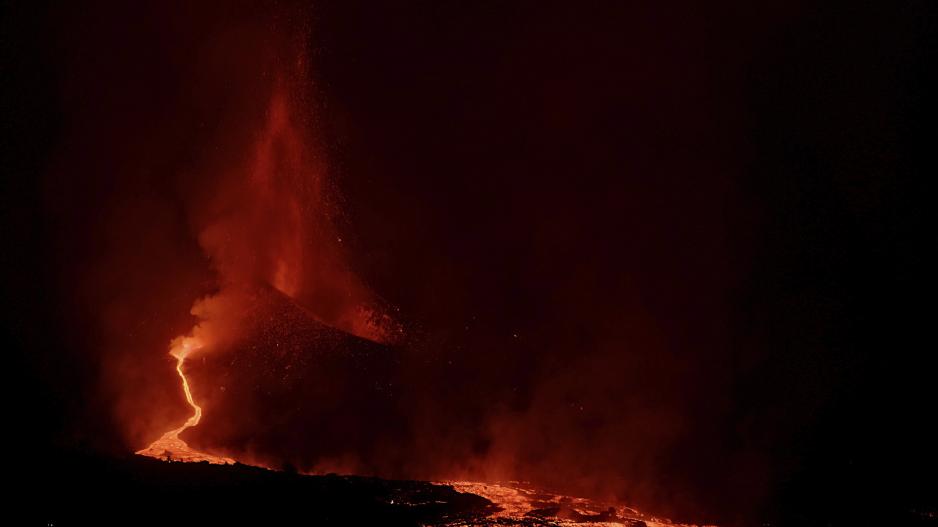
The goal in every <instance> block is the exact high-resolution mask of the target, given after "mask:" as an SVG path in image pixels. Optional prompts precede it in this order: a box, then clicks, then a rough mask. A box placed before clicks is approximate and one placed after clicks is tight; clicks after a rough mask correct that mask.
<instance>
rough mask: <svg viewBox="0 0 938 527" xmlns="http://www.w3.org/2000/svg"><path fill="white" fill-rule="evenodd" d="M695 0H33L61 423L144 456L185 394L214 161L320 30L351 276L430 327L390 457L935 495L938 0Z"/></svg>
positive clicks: (34, 280)
mask: <svg viewBox="0 0 938 527" xmlns="http://www.w3.org/2000/svg"><path fill="white" fill-rule="evenodd" d="M688 4H690V5H682V4H681V3H673V4H672V3H668V4H663V3H644V4H640V3H627V2H599V3H595V4H591V5H583V3H580V2H570V3H562V2H506V3H502V2H493V3H487V2H387V3H383V2H381V3H376V2H347V1H346V2H319V3H314V4H313V5H312V7H309V6H303V5H280V4H278V5H276V6H263V5H247V4H238V5H236V6H232V5H229V4H228V3H222V4H221V5H219V6H204V7H198V8H193V7H178V9H176V8H172V7H171V6H166V5H163V4H162V3H153V4H148V5H143V6H142V7H141V6H140V5H137V4H134V5H133V6H129V5H128V6H123V5H121V3H115V4H113V5H112V4H108V3H94V4H92V5H89V6H83V7H79V6H70V7H66V8H52V7H49V8H48V9H46V8H45V6H42V5H31V6H29V7H26V6H9V7H5V8H4V11H5V12H6V13H5V14H4V16H3V32H4V38H3V41H2V45H0V47H2V52H3V70H4V71H3V77H4V79H5V81H4V84H5V85H4V90H5V92H6V93H5V94H4V97H3V105H4V118H3V120H4V132H5V134H4V135H8V136H9V139H5V141H4V146H3V154H4V155H3V159H4V161H3V169H4V172H5V173H6V176H5V177H4V179H5V181H4V189H3V198H2V205H3V215H4V218H3V224H4V227H3V229H4V240H5V241H4V245H5V246H6V247H7V250H5V251H4V254H3V256H2V262H3V266H4V272H3V275H4V279H3V287H4V304H5V305H4V308H5V319H6V322H7V323H8V326H9V332H10V336H9V338H8V339H6V340H7V342H9V346H11V347H12V349H13V351H14V352H15V353H14V357H16V360H17V361H19V362H16V363H14V364H15V365H16V366H15V368H13V367H11V368H10V370H9V371H11V372H12V371H24V372H27V373H25V374H17V376H18V377H19V376H21V378H22V379H24V386H25V387H27V388H26V389H27V390H28V391H29V393H31V394H33V395H32V396H31V397H29V398H28V400H27V402H26V403H24V404H13V405H8V407H9V406H12V407H13V408H11V411H12V412H13V415H15V416H17V418H18V419H22V420H23V421H24V423H26V426H25V427H24V430H26V432H25V433H27V434H30V435H31V436H32V437H35V438H36V440H35V441H30V442H29V443H30V444H31V445H33V447H34V449H35V451H36V452H46V451H50V450H51V451H68V450H70V449H75V448H89V449H95V450H104V451H108V452H112V453H119V452H127V451H132V450H135V449H137V448H141V447H142V446H144V445H138V444H135V443H134V440H133V439H130V438H131V437H133V436H132V435H131V436H129V435H128V434H127V432H126V430H125V428H126V427H124V426H123V423H124V421H125V415H126V413H127V412H129V411H131V410H129V409H128V408H132V409H136V408H138V406H135V405H143V406H146V405H150V406H152V405H153V401H154V398H156V399H155V400H156V401H159V402H161V404H162V405H163V406H166V405H169V406H172V404H174V403H173V401H174V399H173V398H172V397H173V393H172V392H167V390H172V389H173V386H174V384H173V383H174V382H176V378H175V377H174V375H175V374H174V372H173V371H172V369H171V368H170V369H166V368H165V367H164V366H165V355H164V354H165V351H166V350H165V343H166V342H168V339H169V338H171V337H172V336H173V335H176V334H179V333H180V332H181V331H185V330H187V324H190V325H191V321H189V320H188V319H187V318H186V317H187V313H188V309H189V306H190V304H191V303H192V301H193V300H194V299H195V297H196V296H198V294H204V293H199V292H200V291H203V290H204V289H205V287H206V285H205V284H211V283H212V281H213V280H215V279H216V278H213V272H212V267H211V265H209V263H208V262H207V260H206V257H205V256H204V255H203V254H202V252H201V251H200V249H199V244H198V240H197V238H198V236H197V234H196V233H194V232H193V229H194V227H193V224H194V222H195V220H193V219H192V218H193V215H192V210H193V208H194V207H198V205H199V203H200V202H199V200H200V199H202V198H204V196H205V195H206V192H207V191H206V189H209V188H212V186H211V185H212V184H214V182H215V181H216V180H217V179H218V178H220V177H223V176H217V175H211V174H210V173H209V171H207V170H206V167H209V168H216V167H219V166H222V165H220V164H219V163H218V162H217V159H216V158H220V157H223V156H224V155H227V154H226V153H230V152H231V151H233V150H234V146H233V145H237V144H239V143H238V141H242V140H246V139H245V138H247V137H251V134H252V133H253V131H252V130H253V129H254V128H252V127H254V126H256V125H258V123H260V122H262V118H261V117H260V116H261V115H263V111H264V105H265V104H266V98H265V97H266V95H260V96H259V95H257V94H263V93H266V92H265V90H268V89H269V87H270V81H269V79H268V77H267V76H265V75H266V74H263V73H264V71H266V70H265V69H264V68H267V67H269V68H270V69H271V71H279V68H283V67H284V63H289V62H290V60H291V58H292V57H290V56H286V55H284V54H283V53H281V52H278V51H277V50H281V49H284V48H283V46H285V44H283V43H284V42H289V43H291V45H295V43H296V42H297V37H298V36H299V37H302V38H299V40H300V41H302V44H301V46H302V49H303V50H304V57H305V58H306V59H307V60H308V67H309V74H310V77H309V79H308V81H309V82H308V83H307V84H304V85H303V86H305V87H304V88H303V90H305V91H303V90H301V91H302V93H301V96H302V97H301V98H302V99H303V100H305V101H308V108H309V117H308V118H306V119H302V120H301V122H302V123H303V124H302V126H304V127H307V128H308V129H309V130H310V133H311V134H313V135H314V136H315V137H316V148H317V152H318V154H317V155H318V156H319V157H320V158H321V159H322V162H323V163H324V164H325V165H327V166H328V167H329V168H328V173H329V177H330V181H331V182H332V183H331V184H332V185H334V191H335V195H336V196H338V197H337V198H336V201H335V203H337V204H338V205H337V207H338V209H339V210H340V212H339V213H337V214H338V215H337V216H336V218H335V222H336V226H335V228H336V230H337V232H338V236H339V237H341V238H342V239H343V244H344V247H345V249H344V250H345V251H346V252H345V253H344V257H343V258H345V260H346V262H345V265H347V266H348V268H349V269H351V270H352V272H354V273H355V274H356V275H357V276H358V277H359V278H360V280H361V282H362V283H364V284H367V286H368V288H369V289H370V291H371V292H373V294H374V295H375V296H376V297H377V298H379V299H380V300H381V302H382V303H383V304H384V305H386V306H389V309H390V311H391V312H392V313H393V314H394V317H395V318H396V319H397V322H399V323H400V324H401V325H402V327H404V328H406V333H407V338H406V340H405V342H403V343H399V345H397V346H396V347H395V348H394V353H396V354H398V356H400V357H401V358H400V362H399V368H398V370H399V371H395V373H394V382H397V383H400V384H401V385H402V388H401V390H400V391H401V395H400V396H399V397H400V398H399V400H398V404H399V405H400V407H399V408H398V410H397V411H399V412H403V413H404V414H407V421H406V422H407V423H408V427H409V428H408V430H407V431H406V434H405V435H407V437H409V438H410V439H407V440H405V441H404V442H405V443H407V442H408V441H409V443H408V444H409V445H410V447H409V448H405V447H402V448H401V452H403V454H400V453H399V455H403V456H404V458H405V460H404V462H403V463H401V464H400V465H398V466H395V467H394V470H393V471H392V470H390V469H387V468H386V467H385V468H381V467H378V468H376V470H378V471H379V472H380V471H381V470H384V469H386V470H388V471H389V472H393V474H391V475H395V476H404V477H439V475H441V474H444V473H445V472H446V471H447V470H451V469H452V467H451V466H449V465H448V463H453V464H454V465H459V464H460V463H459V461H456V460H465V459H470V458H471V459H477V460H480V461H479V464H480V465H479V466H481V467H482V468H480V469H479V470H483V469H485V467H488V469H489V470H495V471H496V472H495V473H497V474H499V475H509V473H510V475H511V476H512V477H515V478H523V479H529V480H532V481H536V482H539V483H541V484H544V485H551V486H556V487H558V488H560V489H562V490H567V491H570V492H582V493H593V494H596V493H599V494H602V493H613V494H616V495H618V496H620V497H622V498H625V499H627V500H631V501H633V502H637V503H640V504H647V505H649V506H652V507H657V508H659V510H664V511H666V512H668V513H669V514H671V515H672V516H674V517H678V518H688V519H695V518H696V519H713V520H719V521H722V522H731V521H738V520H743V519H751V518H755V517H767V515H781V517H783V518H787V519H788V520H789V521H795V522H797V521H798V518H799V515H800V514H808V513H806V512H804V511H810V514H814V515H820V516H822V517H823V515H825V514H829V515H839V516H838V517H840V518H843V517H845V516H844V515H845V514H847V513H845V512H844V511H845V509H846V508H847V507H848V506H850V505H852V504H855V503H858V502H863V501H870V500H872V499H873V498H875V501H877V502H882V503H884V504H886V505H884V510H885V508H887V507H895V510H900V509H901V510H909V509H911V508H912V507H914V506H917V505H915V504H917V503H920V502H921V500H922V499H926V500H927V499H931V500H932V504H933V501H934V496H935V493H934V490H935V489H934V486H933V485H934V484H933V483H927V480H926V476H925V475H926V474H929V473H931V474H934V470H935V469H936V468H938V467H936V456H935V453H934V448H933V447H932V446H931V445H933V444H935V443H936V440H938V438H936V437H935V435H934V432H930V431H928V428H929V426H928V424H929V423H928V420H929V415H930V413H931V412H932V409H933V406H934V396H933V395H932V394H931V392H930V390H929V384H930V382H931V380H932V378H933V376H934V372H935V369H934V366H935V362H934V358H933V354H932V353H929V346H928V342H929V340H928V338H927V337H928V335H927V334H926V329H927V328H928V327H929V322H930V317H929V315H930V314H931V310H930V309H929V308H927V307H925V306H928V305H929V301H930V299H931V298H932V295H931V291H932V287H931V286H932V285H933V284H932V282H933V278H932V276H933V271H932V270H931V267H930V266H929V265H928V264H927V262H926V260H925V258H924V256H923V254H924V252H925V249H926V248H927V247H928V246H929V245H932V244H933V241H934V235H933V233H932V232H931V231H928V230H926V227H925V226H926V224H927V221H926V212H927V211H930V207H929V205H930V203H929V201H930V200H931V196H933V195H934V193H933V190H934V189H933V186H934V185H933V183H932V179H931V175H932V174H934V173H935V163H934V158H933V154H932V152H931V145H930V144H929V143H928V142H927V141H926V140H925V139H924V138H925V137H926V136H927V130H929V129H930V128H931V127H932V123H933V122H934V117H935V115H934V111H933V109H932V108H931V106H930V105H928V104H927V103H928V102H929V101H928V97H929V94H931V93H934V92H935V88H936V86H935V80H936V79H935V70H936V69H935V67H934V61H933V59H934V54H935V49H936V47H935V46H934V44H935V42H934V40H935V31H934V28H935V27H936V26H935V23H936V18H935V13H934V8H933V7H930V6H928V5H927V4H928V3H927V2H911V3H906V4H905V5H903V6H897V5H891V4H893V3H890V2H882V5H874V4H873V3H870V4H865V5H863V6H858V5H854V4H855V3H845V4H846V5H842V6H834V5H826V6H818V5H812V4H811V3H807V2H798V3H792V2H784V3H782V2H778V3H774V4H773V5H762V6H758V7H755V6H750V5H748V3H738V4H732V3H723V4H722V5H720V6H718V7H714V6H706V7H705V6H702V5H696V4H698V3H688ZM283 35H286V36H283ZM291 38H292V40H291ZM303 38H305V39H306V40H303ZM271 49H273V50H274V51H270V50H271ZM286 49H293V48H286ZM270 57H274V58H273V59H271V58H270ZM259 72H260V73H259ZM232 123H234V124H233V125H232ZM219 137H223V138H224V139H225V141H227V142H224V143H220V146H219V143H218V141H217V139H218V138H219ZM212 149H216V150H218V151H220V152H222V153H221V154H218V153H212V152H213V150H212ZM167 174H169V175H167ZM207 174H208V175H207ZM200 196H201V197H200ZM195 223H197V222H195ZM208 287H211V286H208ZM128 328H135V329H133V330H129V329H128ZM161 365H162V366H161ZM160 368H162V370H161V369H160ZM163 370H165V371H163ZM141 372H142V373H141ZM152 372H156V373H152ZM115 375H119V376H122V377H121V379H122V381H121V382H119V383H118V382H116V381H113V380H112V377H113V376H115ZM128 375H132V376H133V379H132V381H128V380H127V379H128V377H127V376H128ZM128 382H132V383H133V384H134V386H135V389H136V390H137V392H134V393H135V394H136V395H133V396H130V397H127V396H124V395H122V394H123V393H124V391H122V390H123V388H121V389H118V388H116V387H117V386H121V387H122V386H125V385H126V384H127V383H128ZM160 394H163V395H160ZM134 397H136V398H134ZM16 400H22V398H18V399H16ZM128 401H130V402H128ZM185 411H186V408H185V407H184V406H181V407H179V408H178V412H179V414H180V415H184V413H185ZM177 417H178V416H177ZM414 438H422V441H427V443H425V442H421V441H418V440H416V439H414ZM372 440H373V442H374V444H379V443H380V442H381V441H383V440H384V438H382V436H381V435H380V433H377V434H375V436H374V437H373V438H372ZM356 444H358V443H356ZM372 446H373V445H372ZM418 447H419V448H418ZM354 454H355V452H352V455H354ZM492 467H495V468H494V469H493V468H492ZM505 467H509V468H505ZM496 469H497V470H496ZM502 469H504V470H506V471H508V472H498V471H499V470H502ZM929 485H931V486H930V487H929ZM889 510H894V509H889Z"/></svg>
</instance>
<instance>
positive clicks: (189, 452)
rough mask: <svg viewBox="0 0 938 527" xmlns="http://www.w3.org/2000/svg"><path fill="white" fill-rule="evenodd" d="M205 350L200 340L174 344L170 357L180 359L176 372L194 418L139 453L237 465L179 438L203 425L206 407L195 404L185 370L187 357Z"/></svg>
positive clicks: (178, 339)
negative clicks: (187, 429)
mask: <svg viewBox="0 0 938 527" xmlns="http://www.w3.org/2000/svg"><path fill="white" fill-rule="evenodd" d="M201 347H202V346H201V343H200V342H199V340H198V338H197V337H178V338H176V339H175V340H174V341H173V343H172V345H171V346H170V350H169V354H170V355H172V356H173V357H175V358H176V372H178V373H179V377H180V378H181V379H182V389H183V390H184V391H185V393H186V401H188V403H189V406H191V407H192V409H193V411H194V413H193V414H192V417H190V418H189V419H187V420H186V422H185V423H183V425H182V426H180V427H179V428H175V429H173V430H170V431H169V432H166V433H165V434H163V435H162V437H160V438H159V439H157V440H156V441H154V442H153V443H151V444H150V446H148V447H147V448H144V449H143V450H138V451H137V454H140V455H142V456H149V457H154V458H157V459H162V460H166V461H186V462H199V461H208V462H209V463H215V464H219V465H223V464H232V463H234V460H233V459H231V458H227V457H222V456H213V455H211V454H206V453H204V452H199V451H197V450H193V449H192V448H191V447H190V446H189V445H188V444H187V443H186V442H185V441H183V440H182V439H180V438H179V434H180V433H182V431H183V430H185V429H186V428H190V427H193V426H196V425H197V424H199V420H201V419H202V407H201V406H199V405H197V404H195V400H194V399H193V398H192V391H191V390H190V389H189V381H188V379H186V374H185V373H183V371H182V367H183V364H185V362H186V357H188V356H189V354H190V353H191V352H193V351H195V350H197V349H199V348H201Z"/></svg>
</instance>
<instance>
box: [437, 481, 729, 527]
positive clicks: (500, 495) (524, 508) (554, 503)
mask: <svg viewBox="0 0 938 527" xmlns="http://www.w3.org/2000/svg"><path fill="white" fill-rule="evenodd" d="M438 484H439V485H448V486H451V487H453V488H454V489H455V490H456V491H458V492H464V493H468V494H475V495H476V496H482V497H483V498H485V499H487V500H489V501H491V502H492V503H493V504H495V505H496V506H497V507H498V508H499V509H500V510H498V511H497V512H495V513H494V514H492V515H491V516H489V517H488V519H489V520H494V522H493V523H500V522H502V521H504V522H506V523H510V524H514V523H515V522H518V523H521V524H523V525H529V524H530V525H535V524H536V525H541V524H542V522H543V523H544V524H549V525H557V526H571V527H572V526H584V525H589V526H601V525H602V526H605V525H608V526H610V527H611V526H621V525H646V526H648V527H696V526H694V525H690V524H684V523H675V522H672V521H671V520H668V519H665V518H658V517H655V516H650V515H646V514H643V513H642V512H639V511H638V510H636V509H634V508H632V507H628V506H625V505H622V504H611V503H605V502H601V501H596V500H590V499H586V498H577V497H573V496H565V495H562V494H554V493H552V492H549V491H546V490H544V489H539V488H535V487H532V486H531V485H530V484H527V483H524V482H519V481H510V482H503V483H480V482H476V481H446V482H440V483H438ZM538 511H542V514H543V515H541V514H538ZM535 518H540V519H541V520H535ZM700 527H708V526H700ZM709 527H713V526H709Z"/></svg>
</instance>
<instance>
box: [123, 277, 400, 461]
mask: <svg viewBox="0 0 938 527" xmlns="http://www.w3.org/2000/svg"><path fill="white" fill-rule="evenodd" d="M239 294H241V295H243V296H244V297H245V298H244V302H242V304H243V305H245V306H248V307H247V308H246V310H245V311H244V312H241V313H239V314H238V315H237V319H238V321H239V322H240V330H239V331H238V334H239V335H240V336H239V337H238V338H236V339H234V340H233V341H230V342H227V343H225V344H223V345H221V346H217V347H215V348H213V349H210V350H206V351H204V352H200V353H198V354H196V355H194V356H193V357H192V358H191V359H190V360H189V361H186V363H185V366H184V369H185V376H184V377H183V380H184V381H186V380H188V385H189V386H191V392H192V398H193V399H194V400H195V401H197V402H198V408H199V410H198V414H199V415H200V417H201V419H196V423H197V424H198V426H195V425H193V424H192V421H193V419H190V421H189V424H188V426H184V427H183V428H181V429H176V430H174V431H172V432H168V433H167V434H172V433H174V432H175V433H176V434H177V435H179V436H181V437H180V438H177V439H176V440H177V441H179V442H180V443H181V444H176V445H175V447H177V448H170V449H169V450H170V452H167V453H166V454H165V455H164V454H163V453H162V452H161V451H160V450H159V447H158V446H157V447H156V448H154V447H153V446H151V447H150V449H148V451H141V452H140V453H142V454H145V455H149V456H151V457H158V458H162V459H167V460H172V459H175V460H181V461H202V460H208V461H212V459H211V456H209V457H208V458H206V457H204V456H202V457H200V455H199V454H198V452H199V451H205V452H224V453H226V454H229V455H231V456H232V457H235V458H237V459H239V460H241V461H247V462H250V463H251V464H254V465H259V466H265V467H275V468H281V467H288V468H290V469H291V470H292V469H296V468H299V469H301V470H304V471H314V470H318V469H319V467H320V466H321V465H323V464H325V465H326V466H327V467H328V468H334V467H335V465H336V463H339V462H341V460H343V459H345V460H347V459H348V458H349V456H350V454H351V453H352V452H354V453H356V459H359V460H360V461H357V462H356V463H359V464H360V465H359V466H361V465H362V464H363V465H364V466H367V465H368V463H369V460H372V459H373V458H374V457H376V456H379V455H380V452H376V451H375V448H374V445H375V441H373V439H371V437H372V435H373V434H379V435H381V436H382V437H386V438H392V439H393V438H395V437H397V436H399V435H400V434H401V433H402V432H401V430H402V427H401V426H400V423H401V420H402V419H403V415H402V414H401V412H399V411H398V404H397V403H398V401H397V398H396V397H395V394H396V393H397V390H396V382H397V381H396V372H397V370H398V368H399V365H400V360H399V354H398V353H397V351H396V350H395V348H393V347H391V346H388V345H384V344H379V343H376V342H373V341H370V340H367V339H364V338H361V337H357V336H355V335H352V334H350V333H347V332H345V331H342V330H340V329H336V328H334V327H331V326H329V325H328V324H326V323H324V322H322V321H321V320H319V319H318V318H317V317H316V316H315V315H314V314H313V313H311V312H310V311H308V310H306V309H305V308H304V307H302V306H301V305H299V304H298V303H296V302H295V301H294V300H293V299H291V298H290V297H288V296H286V295H285V294H283V293H281V292H280V291H278V290H277V289H275V288H273V287H269V286H260V287H256V288H251V289H247V290H243V291H240V292H239ZM200 351H201V350H200ZM181 375H182V373H181ZM180 432H181V433H180ZM164 439H165V436H164ZM170 447H172V445H170ZM186 447H191V448H189V449H188V450H187V448H186ZM193 450H194V451H193ZM218 459H219V461H221V462H229V463H230V462H232V460H231V458H218ZM319 471H321V470H319Z"/></svg>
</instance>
